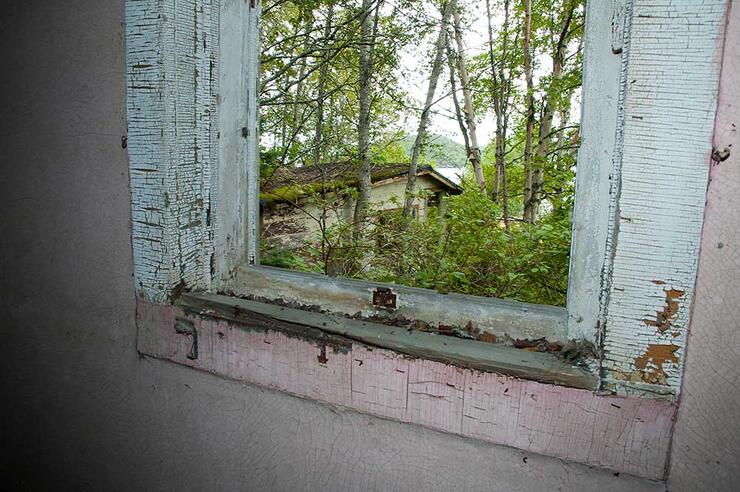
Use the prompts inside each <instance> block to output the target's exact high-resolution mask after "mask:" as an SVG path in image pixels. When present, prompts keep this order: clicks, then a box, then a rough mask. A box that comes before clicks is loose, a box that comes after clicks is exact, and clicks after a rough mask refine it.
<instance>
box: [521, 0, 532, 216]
mask: <svg viewBox="0 0 740 492" xmlns="http://www.w3.org/2000/svg"><path fill="white" fill-rule="evenodd" d="M531 45H532V0H524V77H525V78H526V80H527V97H526V104H527V130H526V136H525V138H524V217H523V219H524V221H525V222H529V223H532V222H534V216H533V214H532V140H533V139H534V84H533V83H532V46H531Z"/></svg>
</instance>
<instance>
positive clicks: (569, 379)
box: [178, 293, 597, 389]
mask: <svg viewBox="0 0 740 492" xmlns="http://www.w3.org/2000/svg"><path fill="white" fill-rule="evenodd" d="M178 304H179V305H181V306H182V307H183V308H184V309H186V310H187V311H189V312H193V313H199V314H206V315H209V316H214V317H217V318H223V319H228V320H231V321H236V322H238V323H241V324H244V325H248V326H253V327H255V326H260V327H262V328H263V329H272V330H275V331H282V332H284V333H289V334H291V335H293V336H298V337H299V338H304V339H309V340H315V341H319V342H323V343H326V344H329V345H333V346H340V347H341V346H344V345H347V344H348V343H349V341H351V340H354V341H357V342H360V343H363V344H367V345H370V346H374V347H380V348H385V349H390V350H393V351H395V352H398V353H402V354H406V355H410V356H413V357H420V358H424V359H429V360H435V361H438V362H443V363H445V364H453V365H457V366H460V367H464V368H475V369H480V370H483V371H495V372H500V373H503V374H510V375H513V376H517V377H521V378H523V379H533V380H536V381H540V382H546V383H554V384H562V385H565V386H572V387H577V388H588V389H595V388H596V384H597V379H596V377H595V376H594V375H593V374H592V373H591V372H589V371H588V370H586V369H584V368H581V367H577V366H573V365H571V364H569V363H567V362H565V361H563V360H561V359H560V358H558V357H557V356H556V355H554V354H550V353H539V352H529V351H526V350H515V349H512V348H511V347H507V346H505V345H504V344H498V343H486V342H479V341H474V340H464V339H461V338H457V337H446V336H441V335H438V334H435V333H431V332H422V331H418V330H409V329H407V328H405V327H398V326H388V325H382V324H379V323H372V322H368V321H363V320H357V319H351V318H345V317H343V316H337V315H331V314H325V313H321V312H313V311H309V310H301V309H294V308H289V307H285V306H280V305H275V304H270V303H266V302H257V301H251V300H247V299H239V298H235V297H230V296H223V295H218V294H190V293H186V294H183V295H182V297H181V299H180V300H179V302H178ZM309 335H310V336H309Z"/></svg>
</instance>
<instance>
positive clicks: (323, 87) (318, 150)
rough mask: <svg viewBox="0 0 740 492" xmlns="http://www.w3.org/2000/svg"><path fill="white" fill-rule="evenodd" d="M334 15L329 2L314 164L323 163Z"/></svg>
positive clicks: (320, 74)
mask: <svg viewBox="0 0 740 492" xmlns="http://www.w3.org/2000/svg"><path fill="white" fill-rule="evenodd" d="M333 17H334V2H331V3H329V7H328V11H327V13H326V25H325V26H324V59H323V62H322V63H323V64H322V65H321V68H320V69H319V84H318V89H317V92H318V94H317V98H316V127H315V129H314V134H313V160H312V161H313V165H314V166H318V165H319V164H320V163H321V144H322V143H323V140H324V100H325V99H326V80H327V78H328V77H329V51H330V45H329V36H330V35H331V23H332V19H333Z"/></svg>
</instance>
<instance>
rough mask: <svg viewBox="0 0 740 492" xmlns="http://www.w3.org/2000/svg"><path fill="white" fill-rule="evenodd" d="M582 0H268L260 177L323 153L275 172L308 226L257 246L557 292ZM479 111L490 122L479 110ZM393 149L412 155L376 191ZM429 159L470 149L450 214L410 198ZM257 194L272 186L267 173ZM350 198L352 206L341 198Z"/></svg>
mask: <svg viewBox="0 0 740 492" xmlns="http://www.w3.org/2000/svg"><path fill="white" fill-rule="evenodd" d="M583 4H584V1H583V0H482V1H475V2H473V1H472V0H441V1H439V0H400V1H396V0H394V1H393V2H391V1H390V0H349V1H339V0H272V1H268V2H266V3H265V6H264V8H263V12H264V13H263V48H264V49H263V55H262V93H261V104H262V110H261V124H262V128H261V131H262V136H263V140H262V146H263V148H262V154H261V173H262V180H263V185H264V186H265V187H267V185H268V184H269V183H270V181H271V180H273V185H274V180H275V179H276V178H275V177H276V176H278V175H280V169H281V168H296V167H311V168H312V169H315V170H316V172H312V173H311V175H312V176H313V177H312V180H311V182H302V183H295V186H290V185H287V186H285V185H283V186H282V187H281V188H280V189H284V191H285V193H283V195H285V197H283V201H284V202H286V203H288V204H289V205H290V207H292V209H294V210H295V211H297V213H298V215H299V216H301V217H302V219H301V220H306V221H312V222H313V223H314V225H315V227H312V228H308V229H309V230H310V233H307V234H306V235H304V236H303V237H300V238H295V237H294V238H292V239H291V241H285V240H283V239H281V238H276V237H264V238H263V240H262V243H261V244H262V252H261V262H262V263H263V264H269V265H274V266H280V267H284V268H291V269H298V270H304V271H317V272H322V273H326V274H330V275H345V276H352V277H357V278H364V279H368V280H374V281H383V282H394V283H399V284H404V285H410V286H417V287H424V288H430V289H436V290H439V291H442V292H460V293H465V294H474V295H482V296H495V297H502V298H511V299H517V300H523V301H529V302H537V303H547V304H556V305H563V304H564V303H565V293H566V288H567V276H568V255H569V249H570V231H571V218H570V214H571V210H572V205H573V195H574V175H575V174H574V173H575V156H576V149H577V146H578V122H577V120H576V119H574V117H573V115H572V113H574V112H575V111H574V108H573V104H574V103H575V104H577V103H578V98H579V91H580V84H581V62H582V54H581V52H582V34H583V15H584V5H583ZM412 55H413V56H412ZM409 59H415V61H414V62H413V66H410V65H409ZM410 72H418V73H423V74H425V75H424V77H425V79H424V81H423V84H426V86H425V87H424V88H423V89H421V88H418V90H416V89H412V87H411V85H409V83H408V82H407V81H405V80H406V78H407V77H408V76H409V73H410ZM417 92H418V93H417ZM445 118H447V119H449V120H450V121H452V122H453V123H454V126H455V127H456V128H457V129H458V132H459V133H458V135H457V137H456V138H459V139H460V140H461V141H462V142H463V143H462V144H457V145H458V147H457V149H456V147H455V144H453V143H452V142H451V140H449V139H448V138H447V137H442V138H439V137H437V136H435V135H434V133H435V132H439V129H438V128H439V125H440V122H443V120H444V119H445ZM485 121H489V122H492V124H491V125H490V126H491V128H492V130H491V131H490V133H491V134H490V135H483V134H482V132H481V131H480V130H478V129H477V128H476V127H477V126H480V125H481V124H482V123H484V122H485ZM417 137H418V138H417ZM481 137H484V138H486V139H488V138H489V137H490V142H488V143H487V144H485V145H481V143H482V142H483V138H481ZM435 141H437V142H443V145H440V144H437V147H435V143H434V142H435ZM456 152H457V153H456ZM441 161H447V162H441ZM337 162H344V163H347V165H348V166H349V167H350V170H351V172H352V178H351V179H350V180H345V181H343V182H342V183H341V184H342V186H345V187H344V188H342V189H339V187H338V186H337V181H336V179H334V178H335V177H332V176H331V175H330V174H331V173H329V172H328V170H329V169H331V168H332V166H335V165H336V163H337ZM399 162H404V163H408V166H409V167H408V170H409V172H408V173H407V176H408V178H406V179H408V182H407V183H406V192H405V194H401V196H397V197H395V199H393V200H391V201H390V202H388V203H383V204H379V203H371V200H370V194H371V186H370V181H371V174H372V173H373V169H377V168H378V167H380V166H384V165H386V164H389V163H399ZM429 163H435V164H437V165H446V164H449V165H453V166H460V165H463V166H464V168H465V171H464V178H463V182H462V184H461V186H462V188H463V192H462V194H460V195H457V196H452V197H449V199H448V201H447V204H446V212H445V213H444V214H443V217H438V216H437V214H436V211H435V210H430V211H429V213H428V214H427V217H426V220H423V221H421V220H417V219H416V218H414V217H413V214H412V211H413V210H412V209H413V207H412V206H411V205H413V203H418V201H419V200H421V199H426V198H425V197H424V194H425V191H424V190H423V189H420V188H419V186H418V185H417V184H416V182H415V177H416V173H415V172H414V171H415V170H416V169H417V168H418V167H420V166H422V165H424V164H429ZM273 188H274V186H273ZM295 190H300V193H298V192H296V191H295ZM263 195H264V196H263V198H264V200H265V201H266V202H267V201H270V202H273V201H275V195H276V192H275V191H274V190H273V192H272V194H271V195H270V196H269V199H268V194H265V193H263ZM286 197H287V198H286ZM278 201H279V200H278ZM347 204H351V205H352V207H353V212H352V213H349V214H346V213H345V214H344V215H342V214H340V211H339V209H340V208H342V207H347ZM301 211H302V213H301ZM266 213H267V212H266ZM340 215H341V217H342V218H341V219H337V220H330V218H331V217H335V218H336V217H340Z"/></svg>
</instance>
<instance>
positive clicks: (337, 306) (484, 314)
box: [228, 266, 567, 342]
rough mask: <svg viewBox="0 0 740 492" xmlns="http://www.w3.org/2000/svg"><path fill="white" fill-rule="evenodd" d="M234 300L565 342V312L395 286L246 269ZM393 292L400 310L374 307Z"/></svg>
mask: <svg viewBox="0 0 740 492" xmlns="http://www.w3.org/2000/svg"><path fill="white" fill-rule="evenodd" d="M230 287H231V288H230V290H229V292H228V293H229V294H233V295H235V296H237V297H249V298H260V299H271V300H278V299H280V300H283V301H286V302H295V303H297V304H300V305H303V306H310V305H319V306H321V307H322V308H323V309H325V310H326V311H329V312H332V313H340V314H346V315H350V316H351V315H354V314H355V313H358V312H359V313H361V314H362V315H363V316H364V317H374V316H377V317H381V318H389V319H392V318H394V317H397V316H403V317H405V318H406V319H408V320H423V321H426V322H430V323H433V324H436V325H440V324H444V325H450V326H461V327H462V326H465V325H466V324H467V323H468V322H470V321H474V322H475V323H476V324H477V327H478V328H479V329H480V330H481V331H484V332H488V333H492V334H493V335H496V336H497V337H505V335H508V336H510V337H512V338H521V339H525V338H528V339H538V338H545V339H547V340H548V341H560V342H565V341H566V340H567V313H566V310H565V308H562V307H557V306H548V305H544V304H530V303H526V302H518V301H511V300H506V299H495V298H491V297H480V296H473V295H465V294H456V293H448V294H441V293H439V292H436V291H433V290H428V289H420V288H416V287H407V286H403V285H396V284H384V283H380V282H369V281H366V280H357V279H348V278H341V277H328V276H325V275H320V274H317V273H306V272H296V271H291V270H287V269H283V268H275V267H267V266H241V267H239V268H238V269H237V272H236V276H235V278H234V279H233V281H232V282H231V283H230ZM378 287H380V288H384V289H390V290H391V291H392V292H393V294H394V295H395V297H396V298H397V302H396V304H397V306H396V309H394V310H392V311H389V310H387V309H383V308H378V307H376V306H374V305H373V294H372V293H373V291H374V290H375V289H377V288H378Z"/></svg>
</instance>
